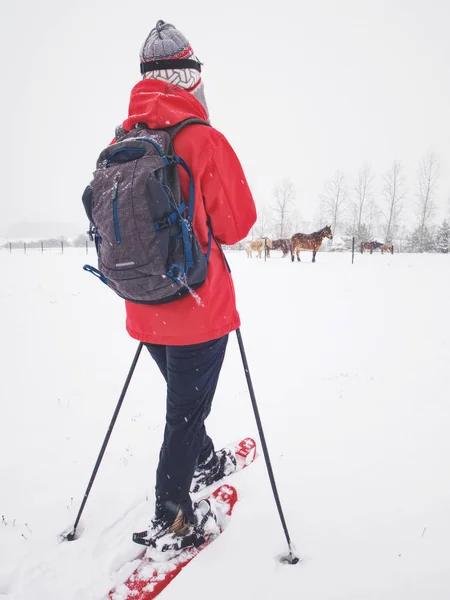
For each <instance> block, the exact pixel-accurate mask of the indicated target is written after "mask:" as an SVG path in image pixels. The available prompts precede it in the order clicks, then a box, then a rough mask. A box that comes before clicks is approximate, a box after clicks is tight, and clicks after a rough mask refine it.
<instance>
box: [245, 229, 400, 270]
mask: <svg viewBox="0 0 450 600" xmlns="http://www.w3.org/2000/svg"><path fill="white" fill-rule="evenodd" d="M324 238H329V239H330V240H332V239H333V234H332V232H331V227H330V226H329V225H327V226H326V227H323V228H322V229H320V230H319V231H315V232H314V233H295V234H294V235H293V236H292V237H291V238H281V239H278V240H271V239H270V238H267V237H264V238H262V239H260V240H256V241H254V242H247V246H246V252H247V257H248V258H252V257H253V252H256V256H257V257H258V258H261V257H262V254H263V252H265V253H266V256H267V258H270V251H271V250H281V252H282V253H283V258H285V256H287V255H288V254H289V252H290V253H291V260H292V262H294V260H295V256H297V260H298V261H299V262H300V250H312V253H313V254H312V262H316V254H317V251H318V250H319V249H320V247H321V245H322V242H323V240H324ZM377 249H380V250H381V254H384V252H391V253H392V254H393V253H394V247H393V245H392V244H382V243H381V242H363V243H362V244H361V247H360V250H361V254H363V252H364V250H369V251H370V254H372V252H373V250H377Z"/></svg>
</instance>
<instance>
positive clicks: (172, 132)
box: [164, 117, 211, 140]
mask: <svg viewBox="0 0 450 600" xmlns="http://www.w3.org/2000/svg"><path fill="white" fill-rule="evenodd" d="M195 124H197V125H206V126H207V127H211V123H208V121H204V120H203V119H197V117H190V118H189V119H185V120H184V121H180V123H177V124H176V125H173V127H164V130H165V131H167V133H168V134H169V135H170V137H171V139H172V140H173V138H174V137H175V136H176V135H177V133H178V132H179V131H181V129H183V127H186V125H195Z"/></svg>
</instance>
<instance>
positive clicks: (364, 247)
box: [360, 241, 383, 254]
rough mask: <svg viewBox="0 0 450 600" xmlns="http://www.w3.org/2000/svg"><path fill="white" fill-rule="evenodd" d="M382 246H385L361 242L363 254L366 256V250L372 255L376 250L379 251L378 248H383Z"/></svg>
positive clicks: (377, 243)
mask: <svg viewBox="0 0 450 600" xmlns="http://www.w3.org/2000/svg"><path fill="white" fill-rule="evenodd" d="M382 245H383V244H382V243H381V242H376V241H373V242H361V247H360V250H361V254H364V250H369V251H370V254H372V252H373V251H374V250H378V248H381V246H382Z"/></svg>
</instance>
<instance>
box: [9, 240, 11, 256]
mask: <svg viewBox="0 0 450 600" xmlns="http://www.w3.org/2000/svg"><path fill="white" fill-rule="evenodd" d="M11 252H12V244H11V242H9V253H10V254H11Z"/></svg>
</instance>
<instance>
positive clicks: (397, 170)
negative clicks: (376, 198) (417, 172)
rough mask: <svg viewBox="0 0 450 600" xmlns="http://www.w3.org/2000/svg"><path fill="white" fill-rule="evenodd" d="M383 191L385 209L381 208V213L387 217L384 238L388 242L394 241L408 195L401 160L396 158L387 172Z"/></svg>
mask: <svg viewBox="0 0 450 600" xmlns="http://www.w3.org/2000/svg"><path fill="white" fill-rule="evenodd" d="M382 192H383V197H384V201H385V207H384V210H382V209H381V214H382V215H383V217H384V219H385V228H384V239H385V241H386V242H392V240H393V239H394V237H395V234H396V232H397V229H398V227H399V224H400V223H399V217H400V213H401V211H402V208H403V199H404V197H405V195H406V188H405V181H404V178H403V173H402V165H401V163H400V161H399V160H395V161H394V162H393V164H392V166H391V168H390V169H389V170H388V171H387V172H386V173H385V175H384V177H383V190H382Z"/></svg>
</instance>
